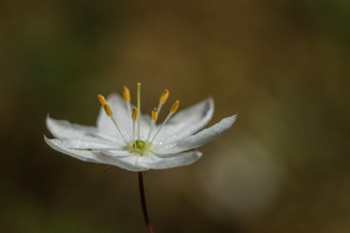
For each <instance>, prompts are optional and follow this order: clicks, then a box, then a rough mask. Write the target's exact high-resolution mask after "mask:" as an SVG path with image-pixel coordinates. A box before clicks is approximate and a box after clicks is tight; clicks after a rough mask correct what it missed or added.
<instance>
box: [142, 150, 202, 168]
mask: <svg viewBox="0 0 350 233" xmlns="http://www.w3.org/2000/svg"><path fill="white" fill-rule="evenodd" d="M156 156H157V155H156ZM159 157H160V158H161V159H159V160H155V161H139V164H141V165H142V166H145V167H148V168H150V169H167V168H174V167H181V166H186V165H189V164H192V163H194V162H196V161H197V160H198V159H199V158H200V157H202V153H201V152H199V151H196V150H192V151H189V152H184V153H178V154H171V155H167V156H166V157H164V155H159Z"/></svg>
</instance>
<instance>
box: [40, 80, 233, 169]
mask: <svg viewBox="0 0 350 233" xmlns="http://www.w3.org/2000/svg"><path fill="white" fill-rule="evenodd" d="M140 90H141V85H140V84H138V92H137V96H138V97H137V99H138V101H137V107H133V106H132V105H131V104H130V93H129V89H127V88H126V87H124V98H123V97H121V96H119V95H117V94H111V95H110V96H109V97H108V98H107V101H106V100H105V99H104V97H103V96H101V95H99V100H100V102H101V104H102V106H103V107H102V109H101V111H100V114H99V116H98V119H97V127H92V126H81V125H78V124H72V123H70V122H68V121H64V120H54V119H52V118H50V117H49V116H48V117H47V119H46V124H47V127H48V129H49V131H50V132H51V133H52V134H53V136H54V137H55V138H54V139H48V138H46V137H44V138H45V141H46V143H47V144H48V145H49V146H50V147H52V148H53V149H55V150H57V151H60V152H62V153H64V154H67V155H70V156H72V157H74V158H77V159H80V160H83V161H88V162H94V163H101V164H108V165H113V166H117V167H121V168H124V169H126V170H129V171H146V170H149V169H166V168H173V167H179V166H184V165H188V164H191V163H194V162H195V161H197V160H198V159H199V158H200V157H201V156H202V153H201V152H199V151H197V150H196V148H198V147H200V146H202V145H204V144H206V143H208V142H210V141H212V140H214V139H216V138H217V137H219V136H220V135H222V134H223V133H224V132H226V131H227V130H228V129H229V128H230V127H231V126H232V124H233V123H234V121H235V120H236V115H234V116H231V117H227V118H224V119H222V120H221V121H220V122H219V123H217V124H215V125H213V126H211V127H209V128H207V129H204V130H202V131H200V132H198V131H199V130H200V129H202V128H203V127H204V126H205V125H206V124H207V123H208V122H209V121H210V120H211V118H212V116H213V113H214V103H213V99H212V98H208V99H206V100H204V101H202V102H200V103H198V104H196V105H194V106H192V107H189V108H187V109H185V110H182V111H179V112H178V113H176V114H175V115H174V113H175V112H176V110H177V108H178V106H179V102H178V101H176V102H175V103H174V104H173V106H172V107H171V110H170V113H169V115H168V117H167V118H166V119H165V121H164V122H163V124H160V125H157V124H156V121H157V118H158V113H159V111H160V109H161V108H162V106H163V104H164V103H165V102H166V100H167V98H168V96H169V92H168V90H165V91H164V92H163V94H162V96H161V98H160V101H159V105H158V109H157V108H154V109H153V110H152V114H151V117H149V116H148V115H141V114H139V113H140V105H141V103H140V92H141V91H140ZM173 115H174V116H173ZM197 132H198V133H197Z"/></svg>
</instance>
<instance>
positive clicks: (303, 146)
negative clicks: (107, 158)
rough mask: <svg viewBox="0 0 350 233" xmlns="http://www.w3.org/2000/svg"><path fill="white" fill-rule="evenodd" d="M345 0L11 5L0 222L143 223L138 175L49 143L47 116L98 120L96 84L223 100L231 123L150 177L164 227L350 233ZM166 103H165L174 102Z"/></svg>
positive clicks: (107, 228)
mask: <svg viewBox="0 0 350 233" xmlns="http://www.w3.org/2000/svg"><path fill="white" fill-rule="evenodd" d="M349 41H350V3H349V2H348V1H341V0H320V1H310V0H298V1H294V0H281V1H277V0H263V1H258V0H251V1H240V0H237V1H235V0H218V1H207V0H204V1H199V0H192V1H184V0H178V1H141V0H131V1H117V0H113V1H112V0H105V1H97V0H84V1H82V0H80V1H79V0H74V1H68V0H56V1H44V0H36V1H33V0H28V1H16V0H14V1H10V0H3V1H1V2H0V96H1V98H0V105H1V108H0V129H1V130H0V143H1V163H0V166H1V167H0V205H1V206H0V232H14V233H22V232H26V233H47V232H50V233H63V232H64V233H70V232H72V233H73V232H74V233H77V232H79V233H95V232H99V233H101V232H104V233H112V232H113V233H115V232H146V229H145V226H144V223H143V218H142V214H141V209H140V204H139V196H138V189H137V175H136V173H132V172H128V171H124V170H121V169H119V168H111V169H109V170H108V171H107V172H105V173H103V170H104V168H105V167H104V166H101V165H96V164H89V163H84V162H81V161H78V160H75V159H72V158H70V157H68V156H66V155H62V154H60V153H58V152H56V151H54V150H52V149H50V148H49V147H48V146H47V145H46V144H45V143H44V141H43V135H44V134H45V135H48V136H49V137H51V135H50V133H49V132H48V131H47V129H46V127H45V118H46V115H47V114H48V113H50V115H51V116H52V117H53V118H56V119H68V120H70V121H71V122H75V123H80V124H85V125H94V124H95V120H96V117H97V113H98V111H99V103H98V101H97V99H96V94H97V93H102V94H105V95H107V94H108V93H110V92H120V91H121V88H122V86H123V85H127V86H129V88H130V89H131V90H132V91H133V97H135V95H134V94H135V87H136V83H137V82H142V84H143V97H142V102H143V107H144V108H143V110H144V111H150V110H151V109H152V107H153V106H155V105H156V104H157V100H158V98H159V95H160V93H161V92H162V91H163V89H164V88H169V89H170V91H171V97H170V100H171V101H174V100H175V99H179V100H180V101H181V108H185V107H187V106H190V105H192V104H194V103H196V102H198V101H200V100H202V99H204V98H205V97H207V96H210V95H211V96H213V97H214V99H215V103H216V112H215V116H214V119H213V121H212V122H211V124H213V123H214V122H216V121H219V120H220V119H221V118H223V117H226V116H228V115H232V114H234V113H237V112H239V117H238V120H237V122H236V123H235V125H234V126H233V128H232V130H230V131H229V132H228V133H227V134H225V135H224V136H223V137H222V138H220V139H219V140H217V141H215V142H212V143H210V144H208V145H206V146H204V147H203V148H201V150H202V151H203V152H204V154H205V156H204V157H203V158H202V159H201V160H199V161H198V162H197V163H196V164H194V165H191V166H188V167H181V168H177V169H171V170H162V171H150V172H148V173H147V174H146V177H145V183H146V193H147V199H148V206H149V212H150V216H151V220H152V222H153V225H154V229H155V232H157V233H160V232H167V233H172V232H174V233H175V232H176V233H178V232H191V233H196V232H201V233H203V232H234V233H236V232H237V233H256V232H259V233H260V232H262V233H263V232H266V233H281V232H286V233H289V232H298V233H303V232H308V233H309V232H332V233H345V232H349V231H350V157H349V151H350V143H349V139H350V136H349V135H350V134H349V132H350V124H349V119H350V110H349V109H350V93H349V88H350V78H349V74H350V66H349V65H350V64H349V59H350V42H349ZM168 107H169V106H168Z"/></svg>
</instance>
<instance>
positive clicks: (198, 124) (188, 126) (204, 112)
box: [155, 98, 214, 143]
mask: <svg viewBox="0 0 350 233" xmlns="http://www.w3.org/2000/svg"><path fill="white" fill-rule="evenodd" d="M213 113H214V100H213V99H212V98H208V99H205V100H203V101H201V102H200V103H198V104H196V105H194V106H192V107H189V108H187V109H184V110H182V111H179V112H178V113H176V114H175V115H174V116H173V117H172V118H171V119H170V121H169V122H168V123H167V124H166V125H165V126H164V128H163V129H162V130H161V131H160V133H159V135H158V136H157V137H156V139H155V142H163V143H169V142H173V141H177V140H179V139H181V138H184V137H187V136H189V135H192V134H194V133H196V132H198V131H199V130H200V129H202V128H203V127H204V126H205V125H206V124H208V122H209V121H210V120H211V118H212V117H213Z"/></svg>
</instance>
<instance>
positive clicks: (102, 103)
mask: <svg viewBox="0 0 350 233" xmlns="http://www.w3.org/2000/svg"><path fill="white" fill-rule="evenodd" d="M97 98H98V101H100V104H101V105H102V106H105V105H106V104H107V101H106V99H105V97H104V96H103V95H100V94H99V95H97Z"/></svg>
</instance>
